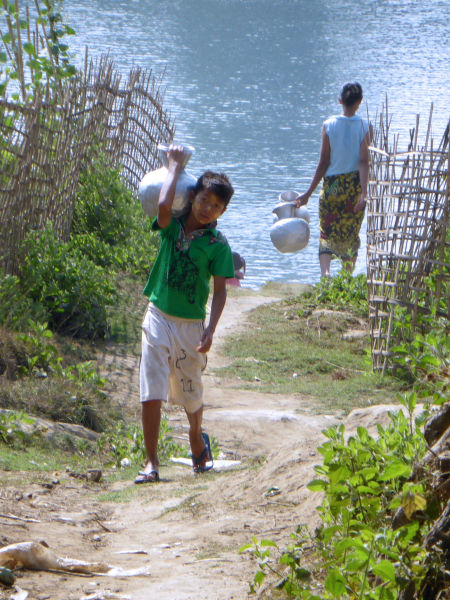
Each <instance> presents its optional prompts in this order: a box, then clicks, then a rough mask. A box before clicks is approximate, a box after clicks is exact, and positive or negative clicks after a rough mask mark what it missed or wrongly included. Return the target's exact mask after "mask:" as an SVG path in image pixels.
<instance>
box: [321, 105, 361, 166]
mask: <svg viewBox="0 0 450 600" xmlns="http://www.w3.org/2000/svg"><path fill="white" fill-rule="evenodd" d="M323 126H324V128H325V132H326V134H327V135H328V139H329V140H330V149H331V155H330V165H329V167H328V169H327V172H326V173H325V177H328V176H329V175H341V174H343V173H351V172H352V171H358V169H359V166H358V163H359V152H360V149H361V144H362V141H363V140H364V138H365V136H366V134H367V132H368V131H369V125H368V123H367V121H366V120H364V119H362V118H361V117H360V116H359V115H353V117H344V115H337V116H334V117H330V118H329V119H327V120H326V121H325V122H324V124H323Z"/></svg>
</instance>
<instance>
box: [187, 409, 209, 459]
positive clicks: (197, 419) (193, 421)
mask: <svg viewBox="0 0 450 600" xmlns="http://www.w3.org/2000/svg"><path fill="white" fill-rule="evenodd" d="M186 414H187V418H188V421H189V443H190V444H191V452H192V455H193V456H200V454H201V453H202V452H203V450H204V449H205V442H204V440H203V437H202V420H203V406H202V407H201V408H199V409H198V410H197V411H196V412H194V413H190V414H189V413H188V412H186Z"/></svg>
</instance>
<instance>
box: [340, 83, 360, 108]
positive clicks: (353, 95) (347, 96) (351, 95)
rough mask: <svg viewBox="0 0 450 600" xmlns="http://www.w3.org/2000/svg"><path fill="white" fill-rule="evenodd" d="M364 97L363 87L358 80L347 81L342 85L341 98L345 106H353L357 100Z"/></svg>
mask: <svg viewBox="0 0 450 600" xmlns="http://www.w3.org/2000/svg"><path fill="white" fill-rule="evenodd" d="M362 97H363V91H362V87H361V84H359V83H358V82H357V81H351V82H349V83H345V84H344V86H343V87H342V90H341V93H340V94H339V100H340V101H341V102H342V104H343V105H344V106H352V105H353V104H355V103H356V102H359V101H360V100H362Z"/></svg>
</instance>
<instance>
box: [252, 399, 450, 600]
mask: <svg viewBox="0 0 450 600" xmlns="http://www.w3.org/2000/svg"><path fill="white" fill-rule="evenodd" d="M400 400H401V403H402V404H403V406H404V408H405V412H406V414H405V413H404V412H403V411H401V410H400V411H398V412H395V413H392V414H391V415H390V417H391V423H390V425H389V426H387V427H386V428H383V427H381V426H378V428H377V434H378V435H377V437H376V438H375V437H373V436H371V435H370V434H369V433H368V431H367V430H366V429H365V428H363V427H359V428H358V429H357V432H356V435H354V436H350V437H349V438H348V439H347V440H346V438H345V429H344V427H343V426H342V425H341V426H336V427H332V428H329V429H327V430H326V431H324V434H325V436H326V437H327V441H326V442H325V443H324V444H322V446H320V448H319V452H320V453H321V454H322V457H323V464H322V465H318V466H317V467H316V469H315V470H316V473H317V474H318V475H319V478H317V479H315V480H313V481H312V482H310V484H309V485H308V487H309V489H311V490H312V491H316V492H322V493H323V495H324V496H323V501H322V504H321V506H320V507H319V514H320V517H321V520H322V525H321V527H320V528H319V529H318V530H316V532H315V534H314V536H310V537H309V538H308V537H307V536H306V535H305V528H302V527H301V528H299V529H298V530H297V532H296V534H294V535H293V536H292V537H293V539H294V543H293V544H292V545H291V546H289V547H288V548H287V550H285V551H283V550H280V549H279V548H278V546H277V545H276V544H273V543H272V542H270V540H264V541H263V542H258V541H257V540H256V539H253V540H252V542H251V543H250V544H246V545H244V546H243V547H242V548H241V552H251V553H252V555H253V556H254V557H255V558H256V560H257V561H258V571H257V573H256V575H255V577H254V581H253V582H252V584H251V586H250V587H251V589H252V590H255V589H256V588H258V587H259V586H260V585H261V584H262V582H263V581H264V579H265V578H266V577H267V575H268V574H269V573H271V574H275V575H276V576H277V577H278V578H279V580H280V581H279V582H278V587H280V588H282V589H283V590H284V591H285V592H286V593H287V594H288V596H289V597H295V598H305V599H309V600H311V599H327V600H328V599H331V598H355V599H356V598H358V599H363V598H364V599H367V600H369V599H371V600H372V599H380V600H381V599H385V600H394V599H397V598H399V597H400V596H401V594H402V593H403V592H404V591H405V590H406V588H407V587H408V590H409V592H410V593H413V592H414V591H415V592H416V593H417V594H419V595H420V593H421V586H422V582H423V581H424V578H425V576H426V575H427V573H429V572H430V570H431V571H433V570H434V571H436V572H438V571H439V568H440V562H439V561H440V557H439V556H437V555H436V554H435V553H432V552H431V553H430V552H428V551H427V550H425V548H424V543H423V541H424V539H425V536H426V534H427V533H428V531H429V529H430V528H431V525H432V520H433V519H434V518H435V517H436V514H437V506H436V498H435V497H434V495H433V494H432V493H431V492H429V491H428V490H429V489H430V487H429V485H427V474H425V475H424V476H423V478H422V479H419V480H417V478H415V479H412V478H411V477H410V476H411V473H412V471H413V467H414V465H415V464H416V463H417V462H418V461H419V460H420V458H421V457H422V456H423V455H424V453H425V451H426V442H425V440H424V438H423V435H422V433H421V429H420V427H421V426H422V424H423V421H424V419H425V416H426V414H422V415H421V416H420V418H417V419H415V418H414V417H413V411H414V409H415V407H416V401H417V397H416V395H415V394H413V393H412V394H409V395H406V396H405V397H404V398H402V399H400ZM400 508H401V509H402V510H403V511H404V513H405V514H406V516H407V519H406V524H405V525H402V526H399V527H392V522H393V517H394V514H395V513H396V511H397V510H399V509H400ZM274 550H275V551H276V552H277V553H278V554H277V556H276V557H274V556H273V551H274ZM411 597H412V596H411Z"/></svg>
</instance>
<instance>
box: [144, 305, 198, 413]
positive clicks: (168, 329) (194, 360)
mask: <svg viewBox="0 0 450 600" xmlns="http://www.w3.org/2000/svg"><path fill="white" fill-rule="evenodd" d="M203 331H204V324H203V321H202V320H201V319H181V318H179V317H173V316H172V315H168V314H166V313H163V312H162V311H160V310H159V309H158V308H156V306H155V305H154V304H151V303H150V304H149V307H148V310H147V313H146V315H145V318H144V322H143V323H142V355H141V364H140V373H139V378H140V397H141V402H148V401H149V400H168V401H169V402H171V403H172V404H179V405H181V406H184V408H185V410H186V412H188V413H194V412H196V411H197V410H198V409H199V408H201V407H202V406H203V384H202V371H204V370H205V368H206V360H207V359H206V354H202V353H201V352H197V350H196V347H197V346H198V344H199V342H200V339H201V337H202V335H203Z"/></svg>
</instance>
